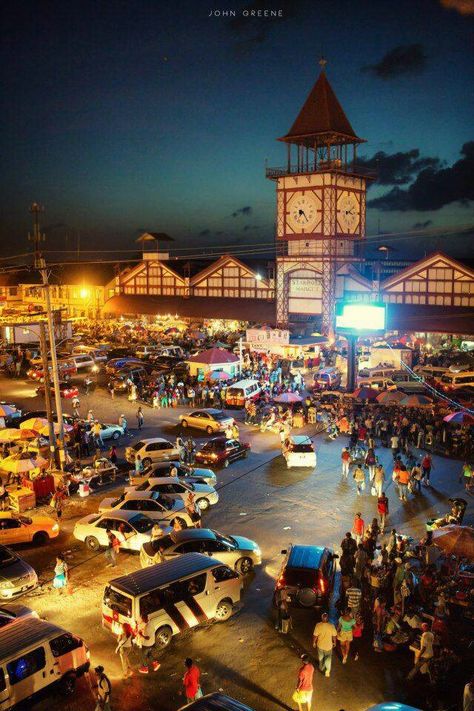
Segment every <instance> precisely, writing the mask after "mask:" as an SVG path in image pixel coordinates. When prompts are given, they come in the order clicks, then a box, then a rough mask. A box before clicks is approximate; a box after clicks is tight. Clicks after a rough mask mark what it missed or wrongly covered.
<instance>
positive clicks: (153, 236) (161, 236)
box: [135, 232, 174, 243]
mask: <svg viewBox="0 0 474 711" xmlns="http://www.w3.org/2000/svg"><path fill="white" fill-rule="evenodd" d="M135 242H141V243H144V242H174V239H173V238H172V237H170V236H169V235H167V234H166V233H165V232H144V233H143V234H142V235H140V237H137V239H136V240H135Z"/></svg>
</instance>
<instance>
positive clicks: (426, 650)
mask: <svg viewBox="0 0 474 711" xmlns="http://www.w3.org/2000/svg"><path fill="white" fill-rule="evenodd" d="M421 629H422V630H423V634H422V635H421V639H420V652H419V654H418V657H417V660H416V662H415V666H414V667H413V669H412V670H411V672H410V673H409V674H408V676H407V679H414V677H415V676H416V675H417V674H418V672H421V674H428V671H429V664H430V661H431V659H432V658H433V641H434V634H433V632H431V631H430V626H429V625H428V624H427V623H426V622H423V624H422V625H421Z"/></svg>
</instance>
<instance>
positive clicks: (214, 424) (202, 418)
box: [179, 407, 234, 435]
mask: <svg viewBox="0 0 474 711" xmlns="http://www.w3.org/2000/svg"><path fill="white" fill-rule="evenodd" d="M179 420H180V421H181V427H183V428H184V429H186V427H194V428H195V429H197V430H205V431H206V432H207V434H208V435H212V434H216V432H225V431H226V429H227V427H232V425H233V424H234V418H233V417H230V416H229V415H226V414H225V412H223V411H222V410H216V409H215V408H213V407H206V408H204V409H203V410H193V411H192V412H188V414H187V415H180V416H179Z"/></svg>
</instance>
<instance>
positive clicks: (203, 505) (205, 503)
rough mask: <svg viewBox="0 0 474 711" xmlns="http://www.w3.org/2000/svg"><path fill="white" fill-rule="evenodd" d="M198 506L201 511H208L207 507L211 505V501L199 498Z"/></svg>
mask: <svg viewBox="0 0 474 711" xmlns="http://www.w3.org/2000/svg"><path fill="white" fill-rule="evenodd" d="M196 506H197V507H198V509H199V510H200V511H207V509H208V508H209V506H210V503H209V501H208V500H207V499H204V498H203V499H198V500H197V501H196Z"/></svg>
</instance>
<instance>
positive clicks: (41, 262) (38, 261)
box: [30, 202, 66, 468]
mask: <svg viewBox="0 0 474 711" xmlns="http://www.w3.org/2000/svg"><path fill="white" fill-rule="evenodd" d="M30 212H31V214H32V215H33V242H34V245H35V268H36V269H38V271H39V272H40V274H41V279H42V281H43V289H44V296H45V302H46V317H47V322H48V333H49V347H50V350H51V365H52V371H53V384H54V400H55V404H56V415H57V418H58V426H59V466H60V468H62V466H63V464H64V462H65V459H66V443H65V438H64V420H63V408H62V402H61V390H60V387H59V370H58V356H57V353H56V339H55V335H54V318H53V311H52V308H51V296H50V293H49V282H48V270H47V268H46V262H45V259H44V257H43V255H42V253H41V249H40V243H41V242H42V241H44V236H43V235H42V234H41V232H40V227H39V214H40V212H42V208H41V207H40V206H39V205H38V203H36V202H34V203H33V204H32V206H31V208H30ZM46 357H47V356H46ZM46 372H48V369H47V368H46ZM46 372H45V389H46V385H47V383H46ZM46 402H47V401H46ZM53 430H54V426H53ZM53 441H55V439H54V440H53Z"/></svg>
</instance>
